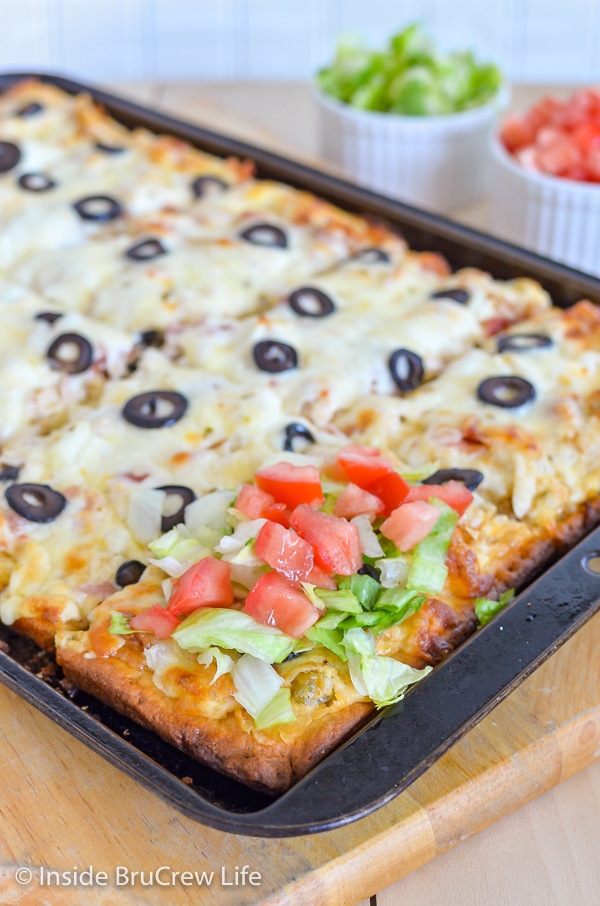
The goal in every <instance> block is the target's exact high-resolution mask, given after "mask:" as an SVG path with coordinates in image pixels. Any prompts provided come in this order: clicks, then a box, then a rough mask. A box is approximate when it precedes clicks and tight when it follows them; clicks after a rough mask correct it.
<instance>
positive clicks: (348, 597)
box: [314, 588, 362, 613]
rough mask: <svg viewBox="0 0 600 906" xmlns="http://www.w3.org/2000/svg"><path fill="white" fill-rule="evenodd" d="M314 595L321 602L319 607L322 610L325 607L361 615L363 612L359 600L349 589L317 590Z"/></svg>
mask: <svg viewBox="0 0 600 906" xmlns="http://www.w3.org/2000/svg"><path fill="white" fill-rule="evenodd" d="M314 593H315V597H316V598H317V600H318V601H319V604H318V605H317V606H318V607H320V608H321V609H322V608H323V606H325V607H327V608H329V609H330V610H341V611H343V612H344V613H360V612H361V610H362V608H361V606H360V603H359V601H358V599H357V598H356V596H355V595H354V594H353V593H352V591H351V589H349V588H340V589H339V590H338V591H330V590H329V589H328V588H315V590H314Z"/></svg>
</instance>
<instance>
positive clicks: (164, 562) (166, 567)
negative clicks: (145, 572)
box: [148, 557, 190, 579]
mask: <svg viewBox="0 0 600 906" xmlns="http://www.w3.org/2000/svg"><path fill="white" fill-rule="evenodd" d="M148 563H151V564H152V566H158V568H159V569H162V571H163V572H165V573H167V575H169V576H173V578H174V579H178V578H179V576H183V574H184V572H186V570H188V569H189V567H190V564H189V563H181V562H180V561H179V560H177V558H176V557H162V558H161V559H160V560H155V559H152V558H151V559H150V560H148Z"/></svg>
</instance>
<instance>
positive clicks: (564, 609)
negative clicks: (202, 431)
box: [0, 73, 600, 837]
mask: <svg viewBox="0 0 600 906" xmlns="http://www.w3.org/2000/svg"><path fill="white" fill-rule="evenodd" d="M23 78H37V79H41V80H42V81H46V82H50V83H52V84H55V85H57V86H58V87H59V88H62V89H64V90H65V91H68V92H70V93H78V92H81V91H86V92H89V93H90V94H91V95H92V96H93V97H94V98H95V99H96V100H97V101H99V102H100V103H101V104H103V105H104V107H105V108H106V110H107V111H108V112H109V113H110V114H111V115H112V116H114V117H115V119H117V120H119V121H120V122H122V123H124V124H125V125H126V126H128V127H136V126H143V127H145V128H147V129H150V130H151V131H153V132H164V133H169V134H171V135H175V136H177V137H179V138H181V139H183V140H185V141H188V142H190V143H191V144H193V145H195V146H197V147H199V148H201V149H203V150H206V151H208V152H210V153H214V154H217V155H222V156H228V155H235V156H238V157H246V158H251V159H252V160H254V161H255V162H256V164H257V170H258V175H259V176H260V177H266V178H271V179H277V180H281V181H283V182H286V183H288V184H291V185H294V186H297V187H299V188H302V189H307V190H309V191H312V192H315V193H316V194H318V195H320V196H321V197H323V198H326V199H328V200H330V201H332V202H333V203H335V204H338V205H340V206H341V207H343V208H346V209H348V210H352V211H356V212H359V213H361V214H364V215H365V216H368V217H374V218H377V219H380V220H385V221H386V222H387V224H388V225H389V226H391V227H392V228H393V229H394V230H396V231H397V232H399V233H401V234H402V235H403V236H404V237H405V238H406V240H407V241H408V243H409V245H411V246H412V247H413V248H415V249H423V250H430V251H439V252H441V253H442V254H443V255H445V257H446V258H447V259H448V260H449V262H450V264H451V265H452V266H453V267H454V268H459V267H479V268H481V269H483V270H487V271H490V272H491V273H492V274H493V275H494V276H495V277H498V278H500V279H509V278H511V277H517V276H528V277H531V278H532V279H535V280H538V281H539V282H540V283H541V284H542V285H543V286H544V287H545V289H547V290H548V291H549V292H550V294H551V295H552V297H553V299H554V301H555V303H556V304H558V305H562V306H567V305H571V304H573V303H574V302H576V301H577V300H578V299H580V298H588V299H591V300H592V301H594V302H596V303H600V280H598V279H595V278H593V277H588V276H586V275H585V274H582V273H579V272H578V271H575V270H572V269H571V268H569V267H566V266H563V265H559V264H556V263H554V262H552V261H549V260H547V259H544V258H541V257H539V256H537V255H534V254H532V253H529V252H526V251H523V250H522V249H519V248H516V247H515V246H511V245H510V244H508V243H505V242H501V241H499V240H497V239H494V238H492V237H490V236H486V235H484V234H483V233H479V232H476V231H474V230H470V229H468V228H466V227H463V226H459V225H457V224H455V223H453V222H451V221H449V220H446V219H444V218H441V217H438V216H436V215H433V214H429V213H425V212H423V211H420V210H417V209H416V208H413V207H410V206H408V205H405V204H402V203H400V202H396V201H391V200H390V199H386V198H384V197H382V196H380V195H377V194H375V193H372V192H369V191H367V190H365V189H359V188H357V187H356V186H353V185H351V184H350V183H347V182H344V181H342V180H340V179H337V178H334V177H332V176H329V175H327V174H324V173H320V172H319V171H317V170H314V169H311V168H309V167H305V166H303V165H301V164H298V163H295V162H293V161H289V160H286V159H285V158H283V157H280V156H278V155H276V154H272V153H271V152H269V151H265V150H263V149H260V148H255V147H253V146H251V145H248V144H245V143H243V142H239V141H237V140H234V139H231V138H228V137H226V136H223V135H218V134H216V133H214V132H211V131H209V130H206V129H203V128H200V127H197V126H193V125H190V124H188V123H184V122H181V121H179V120H176V119H173V118H171V117H169V116H165V115H164V114H161V113H158V112H156V111H153V110H149V109H147V108H144V107H140V106H138V105H136V104H133V103H131V102H129V101H126V100H123V99H121V98H117V97H115V96H113V95H111V94H107V93H106V92H104V91H101V90H97V89H95V88H92V87H90V86H88V85H83V84H81V83H78V82H74V81H71V80H69V79H65V78H62V77H60V76H53V75H48V74H43V73H19V74H14V73H11V74H4V75H0V91H2V90H6V88H7V87H8V86H9V85H11V84H13V83H14V82H15V81H17V80H20V79H23ZM597 566H598V567H599V569H598V571H596V567H597ZM598 610H600V528H597V529H595V530H594V531H593V532H592V533H591V534H589V535H588V536H587V538H585V539H584V540H583V541H581V542H580V543H579V544H578V545H577V546H576V547H575V548H573V550H571V551H570V552H569V553H568V554H566V555H565V556H564V557H563V558H562V559H561V560H560V561H559V562H558V563H556V564H554V565H553V566H551V567H550V568H549V569H547V570H546V572H545V573H543V574H542V575H541V577H540V578H538V579H537V580H536V581H535V582H534V583H533V584H532V585H530V586H529V587H528V588H527V589H525V591H523V592H522V593H521V594H520V595H519V596H518V597H517V598H516V599H515V600H514V602H512V603H511V604H510V605H509V607H508V608H507V609H506V610H505V611H504V612H503V613H502V614H500V615H499V616H498V617H497V618H496V619H495V620H493V621H492V622H491V623H490V624H489V625H488V626H486V627H485V628H484V629H481V630H479V631H478V632H477V633H476V634H475V635H474V636H472V637H471V638H470V639H469V640H467V642H465V643H464V644H463V645H462V646H461V647H460V648H459V649H458V650H457V651H455V652H454V653H453V654H452V655H450V657H449V658H447V659H446V660H445V661H444V662H443V663H442V664H440V665H439V666H438V667H436V669H435V670H434V671H433V673H432V674H431V675H430V676H428V677H427V679H426V681H425V682H423V683H422V684H421V685H419V686H417V687H415V688H414V689H412V690H411V691H410V692H409V693H408V694H407V695H406V697H405V699H404V700H403V701H402V702H400V703H398V704H397V705H394V706H392V707H391V708H388V709H385V710H383V711H382V712H380V713H379V714H378V715H376V716H375V717H374V718H373V719H372V720H371V722H370V723H369V724H368V725H367V726H366V727H365V728H363V729H362V730H360V731H359V732H358V733H356V734H355V736H354V737H353V738H352V739H350V740H349V741H347V742H346V743H345V744H344V745H342V746H340V747H339V748H338V749H337V750H336V751H335V752H333V753H332V754H331V755H329V756H328V757H327V758H326V759H325V760H324V761H323V762H321V764H319V765H318V766H317V767H316V768H314V769H313V771H311V773H310V774H308V775H307V776H306V777H305V778H304V779H303V780H301V781H300V782H298V783H297V784H296V785H295V786H294V787H292V789H290V790H289V791H288V792H286V793H284V794H283V795H281V796H279V797H278V798H275V799H274V798H271V797H269V796H266V795H263V794H261V793H257V792H255V791H253V790H251V789H249V788H248V787H246V786H243V785H242V784H239V783H237V782H236V781H234V780H230V779H229V778H227V777H224V776H222V775H220V774H218V773H216V772H214V771H212V770H211V769H210V768H207V767H205V766H204V765H201V764H199V763H198V762H196V761H195V760H193V759H191V758H189V757H188V756H186V755H183V754H182V753H180V752H179V751H178V750H176V749H174V748H173V747H171V746H170V745H168V744H167V743H164V742H163V741H162V740H161V739H159V738H158V737H157V736H155V735H154V734H153V733H150V732H149V731H147V730H145V729H143V728H142V727H139V726H138V725H137V724H135V723H133V722H132V721H130V720H128V719H127V718H124V717H122V716H121V715H119V714H117V713H116V712H115V711H113V710H112V709H111V708H108V707H107V706H105V705H103V704H102V703H100V702H98V701H97V700H96V699H94V698H92V697H91V696H89V695H86V694H85V693H83V692H80V691H78V690H75V689H72V688H70V687H69V686H68V685H67V684H66V683H65V681H64V680H63V679H62V677H61V673H60V669H59V668H57V667H56V665H55V664H54V662H53V659H52V657H51V655H48V654H47V653H44V652H40V651H39V650H38V649H37V648H36V647H35V645H33V644H32V643H31V642H29V641H28V640H25V639H22V638H20V637H19V636H18V635H16V634H15V633H13V632H12V631H11V630H9V629H7V628H6V627H4V628H0V681H1V682H2V683H4V684H5V685H7V686H8V687H9V688H11V689H12V690H13V691H15V692H16V693H17V694H18V695H20V696H21V697H22V698H24V699H25V700H27V701H28V702H30V703H31V704H32V705H34V706H35V707H36V708H38V709H39V710H40V711H41V712H42V713H44V714H45V715H46V716H48V717H50V718H52V719H53V720H54V721H56V722H57V723H58V724H60V725H61V726H62V727H64V728H65V729H66V730H68V731H69V732H70V733H71V734H73V735H74V736H75V737H77V738H78V739H80V740H81V741H82V742H84V743H86V745H88V746H89V747H90V748H92V749H94V750H95V751H96V752H98V753H99V754H100V755H102V756H103V757H104V758H106V759H107V760H108V761H110V762H111V763H112V764H114V765H116V766H117V767H119V768H120V769H121V770H123V771H125V772H126V773H127V774H129V775H130V776H132V777H134V778H135V779H136V780H138V781H139V782H140V783H142V784H143V785H144V786H146V787H147V788H149V789H151V790H152V791H153V792H154V793H156V794H157V795H159V796H161V797H162V798H163V799H165V800H167V801H168V802H169V803H171V804H172V805H174V806H175V807H177V808H179V809H180V810H181V811H183V812H184V813H185V814H187V815H188V816H190V817H192V818H194V819H196V820H198V821H200V822H202V823H203V824H207V825H210V826H212V827H215V828H217V829H219V830H222V831H228V832H231V833H237V834H250V835H253V836H266V837H278V836H293V835H299V834H308V833H315V832H317V831H324V830H331V829H333V828H335V827H339V826H341V825H343V824H347V823H349V822H351V821H354V820H356V819H358V818H361V817H364V816H365V815H367V814H369V813H370V812H372V811H373V810H374V809H376V808H378V807H380V806H381V805H384V804H385V803H386V802H389V801H390V800H391V799H393V798H394V796H396V795H398V793H400V792H401V791H402V790H403V789H405V788H406V787H407V786H408V785H409V784H410V783H412V782H413V781H414V780H416V779H417V777H419V776H420V775H421V774H422V773H423V772H424V771H425V770H426V769H427V768H428V767H429V766H430V765H431V764H433V762H434V761H435V760H436V759H437V758H439V757H440V756H441V755H442V754H443V753H444V752H445V751H446V750H447V749H448V748H450V746H451V745H452V744H453V743H454V742H456V741H457V740H458V739H459V738H460V737H461V736H463V735H464V734H465V733H466V732H467V731H468V730H469V729H471V728H472V727H473V726H474V725H475V724H476V723H477V722H478V721H479V720H480V719H481V718H482V717H483V716H484V715H485V714H487V713H489V711H491V710H492V708H494V707H495V706H496V705H497V704H498V703H499V702H500V701H501V700H502V699H503V698H505V697H506V696H507V695H508V694H509V693H510V692H511V691H512V690H513V689H514V688H515V687H516V686H517V685H518V684H519V683H520V682H521V681H522V680H523V679H524V678H525V677H527V676H528V675H529V674H530V673H532V672H533V670H535V668H536V667H537V666H539V665H540V664H541V663H542V662H543V661H544V660H545V659H546V658H547V657H549V656H550V655H551V654H552V653H553V652H554V651H556V649H557V648H558V647H560V645H562V644H563V643H564V642H565V641H566V640H567V639H568V638H569V637H570V636H572V635H573V633H574V632H576V631H577V629H579V628H580V627H581V626H582V625H583V624H584V623H585V622H586V621H587V620H588V619H589V618H590V617H591V616H592V615H593V614H594V613H595V612H597V611H598Z"/></svg>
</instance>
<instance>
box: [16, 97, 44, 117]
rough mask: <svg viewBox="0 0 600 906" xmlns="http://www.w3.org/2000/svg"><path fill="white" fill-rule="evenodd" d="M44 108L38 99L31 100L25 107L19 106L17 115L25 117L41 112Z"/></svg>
mask: <svg viewBox="0 0 600 906" xmlns="http://www.w3.org/2000/svg"><path fill="white" fill-rule="evenodd" d="M43 109H44V108H43V107H42V105H41V104H38V102H37V101H31V102H30V103H29V104H24V106H23V107H19V109H18V110H17V114H16V115H17V116H21V117H23V118H24V119H25V118H27V117H28V116H35V115H36V113H41V112H42V110H43Z"/></svg>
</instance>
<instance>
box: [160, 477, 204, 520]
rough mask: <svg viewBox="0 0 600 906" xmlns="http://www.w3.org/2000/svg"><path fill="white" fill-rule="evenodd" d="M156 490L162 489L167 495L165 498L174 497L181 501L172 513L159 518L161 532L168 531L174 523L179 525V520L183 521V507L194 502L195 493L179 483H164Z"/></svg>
mask: <svg viewBox="0 0 600 906" xmlns="http://www.w3.org/2000/svg"><path fill="white" fill-rule="evenodd" d="M156 490H157V491H164V492H165V494H166V495H167V499H168V498H169V497H175V498H177V499H179V500H180V501H181V503H180V505H179V507H178V508H177V509H176V510H175V512H174V513H171V514H170V515H165V516H163V517H162V519H161V523H160V530H161V532H169V531H170V530H171V529H172V528H174V527H175V526H176V525H179V523H180V522H183V517H184V514H185V508H186V507H187V506H188V505H189V504H190V503H193V502H194V500H195V499H196V495H195V494H194V492H193V491H192V489H191V488H186V487H185V485H181V484H165V485H163V486H162V487H161V488H157V489H156Z"/></svg>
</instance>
